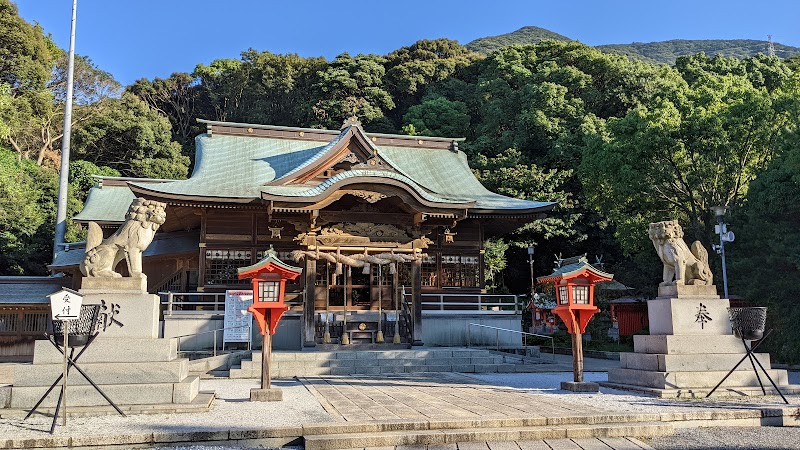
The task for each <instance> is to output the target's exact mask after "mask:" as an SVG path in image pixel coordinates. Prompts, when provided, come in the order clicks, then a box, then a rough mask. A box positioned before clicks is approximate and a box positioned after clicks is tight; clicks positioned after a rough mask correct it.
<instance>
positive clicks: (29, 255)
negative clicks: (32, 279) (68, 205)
mask: <svg viewBox="0 0 800 450" xmlns="http://www.w3.org/2000/svg"><path fill="white" fill-rule="evenodd" d="M57 189H58V182H57V175H56V173H55V172H54V171H53V170H51V169H47V168H39V167H38V166H36V164H35V163H34V162H32V161H24V160H23V161H19V160H18V159H17V157H16V155H15V153H14V152H11V151H9V150H6V149H3V148H0V274H2V275H44V274H45V273H46V272H47V269H46V267H45V265H46V264H47V263H48V262H49V261H50V257H51V255H52V249H53V234H54V227H55V225H54V222H55V221H54V216H55V194H56V192H57Z"/></svg>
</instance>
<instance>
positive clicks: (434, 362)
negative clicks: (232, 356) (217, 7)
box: [240, 357, 518, 370]
mask: <svg viewBox="0 0 800 450" xmlns="http://www.w3.org/2000/svg"><path fill="white" fill-rule="evenodd" d="M517 362H518V361H514V363H517ZM492 364H510V363H509V362H506V361H505V359H504V358H503V357H493V358H439V359H435V358H416V359H415V358H402V359H379V360H374V359H373V360H363V359H333V360H329V361H324V360H294V361H276V360H273V361H272V367H275V368H279V367H280V368H285V369H303V368H310V367H374V366H380V367H392V366H464V365H492ZM258 367H261V359H260V358H259V359H256V360H243V361H242V362H241V365H240V368H242V369H248V370H249V369H255V368H258Z"/></svg>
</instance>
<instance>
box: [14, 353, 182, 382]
mask: <svg viewBox="0 0 800 450" xmlns="http://www.w3.org/2000/svg"><path fill="white" fill-rule="evenodd" d="M78 367H80V368H81V370H83V371H84V372H85V373H86V374H87V375H89V377H90V378H91V379H92V381H94V382H95V383H97V384H99V385H105V384H143V383H179V382H181V380H183V379H185V378H186V377H187V376H189V359H187V358H180V359H175V360H172V361H162V362H130V363H85V364H83V363H82V361H81V360H79V361H78ZM63 372H64V365H63V364H19V365H17V366H15V368H14V380H15V383H14V386H15V387H17V386H50V384H52V383H53V382H54V381H55V380H56V379H57V378H58V377H59V376H60V375H61V374H62V373H63ZM88 384H89V381H87V380H86V378H84V377H83V375H81V374H80V373H79V372H78V371H77V370H75V368H71V369H70V372H69V377H68V379H67V385H68V386H82V385H88Z"/></svg>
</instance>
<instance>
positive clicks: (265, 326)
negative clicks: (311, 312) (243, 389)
mask: <svg viewBox="0 0 800 450" xmlns="http://www.w3.org/2000/svg"><path fill="white" fill-rule="evenodd" d="M302 271H303V269H301V268H299V267H294V266H290V265H288V264H286V263H284V262H283V261H281V260H280V259H278V254H277V253H276V252H275V250H273V249H272V247H270V249H269V250H268V251H267V253H266V255H265V256H264V259H262V260H261V261H259V262H257V263H255V264H253V265H252V266H248V267H242V268H240V269H238V272H239V279H240V280H241V279H244V278H251V279H252V283H253V304H252V305H251V306H250V307H249V308H247V310H248V311H250V312H251V313H252V314H253V316H254V317H255V319H256V323H258V329H259V330H260V331H261V335H262V336H264V345H263V349H262V358H261V389H251V390H250V400H258V401H274V400H280V399H281V398H282V394H281V393H280V390H279V389H272V388H271V384H272V377H271V376H270V365H271V359H272V339H271V336H272V335H274V334H275V329H277V328H278V322H280V320H281V316H283V313H285V312H286V310H288V309H289V307H288V306H286V303H285V302H284V295H285V294H286V280H295V279H297V277H299V276H300V273H301V272H302Z"/></svg>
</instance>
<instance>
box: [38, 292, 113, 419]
mask: <svg viewBox="0 0 800 450" xmlns="http://www.w3.org/2000/svg"><path fill="white" fill-rule="evenodd" d="M98 309H99V307H98V306H97V305H83V306H82V307H81V317H80V319H81V320H80V321H79V322H82V323H78V324H75V325H70V323H69V322H64V321H53V330H54V331H58V329H63V328H62V327H83V328H85V330H81V331H83V332H82V333H81V335H79V336H70V337H75V338H77V339H75V343H72V342H70V340H69V339H67V340H63V339H62V341H64V342H62V345H59V344H58V342H56V336H58V334H57V333H53V334H45V336H47V340H48V341H50V343H51V344H53V347H55V348H56V350H58V351H59V353H61V355H62V356H63V355H65V354H66V351H67V347H69V348H70V353H69V355H68V356H67V367H66V370H65V372H66V376H67V379H69V371H70V369H72V368H73V367H74V368H75V370H77V371H78V373H80V374H81V375H82V376H83V378H85V379H86V381H88V382H89V384H91V385H92V387H94V388H95V390H96V391H97V392H98V393H100V395H102V396H103V398H104V399H106V401H107V402H108V403H109V404H110V405H111V406H113V407H114V409H115V410H116V411H117V412H118V413H119V414H120V415H121V416H123V417H125V413H123V412H122V410H121V409H119V407H118V406H117V405H116V404H115V403H114V402H113V401H112V400H111V399H110V398H108V396H107V395H106V393H105V392H103V390H102V389H100V387H99V386H98V385H97V384H96V383H95V382H94V381H93V380H92V379H91V378H90V377H89V375H87V374H86V372H84V371H83V370H82V369H81V368H80V367H79V366H78V364H77V361H78V359H79V358H80V357H81V355H83V353H84V352H85V351H86V349H88V348H89V346H90V345H91V344H92V342H93V341H94V340H95V338H96V337H97V335H98V334H100V333H98V332H96V331H94V327H95V326H96V323H97V310H98ZM84 311H86V312H84ZM87 335H88V338H87ZM83 339H85V342H84V340H83ZM80 345H82V346H83V348H82V349H81V350H80V351H79V352H78V354H77V355H75V346H80ZM64 376H65V374H64V373H62V374H60V375H59V376H58V378H56V381H54V382H53V384H52V385H51V386H50V389H48V390H47V392H45V393H44V395H43V396H42V398H40V399H39V401H38V402H36V404H35V405H34V406H33V408H32V409H31V410H30V411H29V412H28V414H27V415H26V416H25V419H24V420H27V419H28V418H29V417H30V416H31V415H33V413H34V412H36V409H37V408H38V407H39V406H40V405H41V404H42V402H44V400H45V399H46V398H47V396H48V395H50V393H51V392H52V391H53V389H55V388H56V386H58V385H59V384H60V383H61V382H62V380H63V379H64ZM64 394H65V392H64V385H62V386H61V392H60V393H59V394H58V402H57V403H56V409H55V412H54V413H53V423H52V425H51V426H50V434H53V431H55V429H56V421H57V420H58V412H59V410H60V409H61V405H62V400H63V399H64ZM64 407H65V408H66V406H64Z"/></svg>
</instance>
